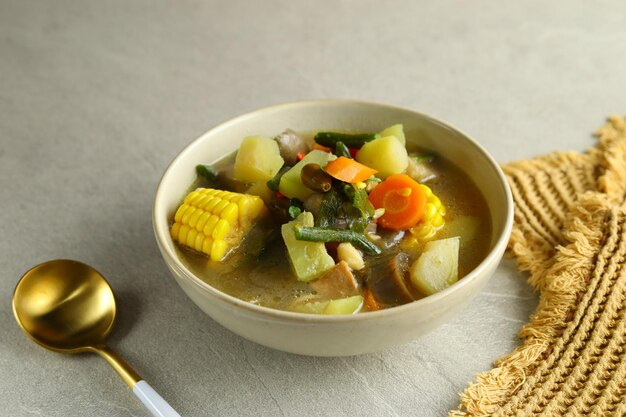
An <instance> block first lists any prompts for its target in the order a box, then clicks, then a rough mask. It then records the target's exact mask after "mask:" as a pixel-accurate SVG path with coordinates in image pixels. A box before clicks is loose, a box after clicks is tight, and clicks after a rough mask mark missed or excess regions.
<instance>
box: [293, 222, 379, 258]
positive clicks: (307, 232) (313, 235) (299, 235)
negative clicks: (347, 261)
mask: <svg viewBox="0 0 626 417" xmlns="http://www.w3.org/2000/svg"><path fill="white" fill-rule="evenodd" d="M305 213H306V212H305ZM294 231H295V236H296V239H297V240H306V241H309V242H350V243H352V245H353V246H354V247H356V248H359V249H361V250H362V251H363V252H365V253H367V254H368V255H380V254H381V253H382V251H381V250H380V248H379V247H378V246H376V245H375V244H374V243H372V242H370V241H369V240H368V239H367V238H366V237H365V235H364V234H362V233H357V232H355V231H353V230H340V229H331V228H329V227H310V226H306V225H304V226H296V228H295V229H294Z"/></svg>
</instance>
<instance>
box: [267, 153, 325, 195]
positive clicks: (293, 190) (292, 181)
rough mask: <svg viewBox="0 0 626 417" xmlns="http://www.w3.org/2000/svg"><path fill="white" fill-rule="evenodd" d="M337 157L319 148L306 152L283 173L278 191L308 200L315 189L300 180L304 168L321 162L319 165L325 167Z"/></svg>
mask: <svg viewBox="0 0 626 417" xmlns="http://www.w3.org/2000/svg"><path fill="white" fill-rule="evenodd" d="M335 158H337V157H336V156H335V155H333V154H331V153H328V152H324V151H320V150H317V149H316V150H312V151H311V152H309V153H308V154H306V155H305V157H304V158H302V160H301V161H300V162H298V163H297V164H295V165H294V166H293V167H292V168H291V169H290V170H289V171H287V172H285V173H284V174H283V176H282V177H281V178H280V184H279V185H278V191H280V192H281V193H282V194H284V195H285V196H287V197H289V198H298V199H300V200H302V201H304V200H306V198H307V197H309V196H310V195H311V194H313V193H314V191H313V190H311V189H310V188H308V187H306V186H305V185H304V184H302V181H301V180H300V172H301V171H302V168H303V167H304V166H305V165H307V164H319V166H321V167H322V168H324V167H325V166H326V164H328V162H330V161H332V160H333V159H335Z"/></svg>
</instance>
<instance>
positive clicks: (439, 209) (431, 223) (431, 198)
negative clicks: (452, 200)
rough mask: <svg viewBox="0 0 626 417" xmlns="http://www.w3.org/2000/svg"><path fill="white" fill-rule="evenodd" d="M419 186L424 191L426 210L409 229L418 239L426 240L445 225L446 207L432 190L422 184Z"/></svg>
mask: <svg viewBox="0 0 626 417" xmlns="http://www.w3.org/2000/svg"><path fill="white" fill-rule="evenodd" d="M420 187H422V189H423V190H424V191H425V193H426V211H425V212H424V217H423V218H422V220H420V222H419V223H418V224H417V225H416V226H414V227H412V228H411V229H409V231H410V232H411V234H412V235H413V236H414V237H415V238H417V239H418V240H420V241H426V240H429V239H431V238H433V237H434V236H435V234H437V232H438V231H439V230H440V229H441V228H442V227H443V226H444V225H445V223H446V221H445V219H444V217H445V215H446V208H445V207H444V205H443V204H442V203H441V200H440V199H439V197H437V196H436V195H435V194H434V193H433V190H431V189H430V188H429V187H428V186H426V185H424V184H420Z"/></svg>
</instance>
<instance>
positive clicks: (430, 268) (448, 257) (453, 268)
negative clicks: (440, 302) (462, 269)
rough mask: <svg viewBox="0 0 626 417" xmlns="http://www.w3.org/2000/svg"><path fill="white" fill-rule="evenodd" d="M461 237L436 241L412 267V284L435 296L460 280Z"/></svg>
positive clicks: (427, 247) (431, 243)
mask: <svg viewBox="0 0 626 417" xmlns="http://www.w3.org/2000/svg"><path fill="white" fill-rule="evenodd" d="M459 240H460V239H459V237H451V238H448V239H441V240H435V241H432V242H428V243H427V244H426V245H425V246H424V252H422V254H421V255H420V257H419V258H417V260H416V261H415V262H414V263H413V265H411V269H410V277H411V282H412V283H413V285H414V286H415V288H417V289H418V290H420V291H421V292H422V293H423V294H425V295H431V294H435V293H437V292H439V291H441V290H443V289H445V288H447V287H449V286H450V285H452V284H454V283H455V282H457V281H458V279H459Z"/></svg>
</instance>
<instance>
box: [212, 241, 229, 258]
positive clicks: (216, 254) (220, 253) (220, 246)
mask: <svg viewBox="0 0 626 417" xmlns="http://www.w3.org/2000/svg"><path fill="white" fill-rule="evenodd" d="M224 255H226V242H225V241H223V240H214V241H213V245H211V260H213V261H219V260H220V259H222V258H223V257H224Z"/></svg>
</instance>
